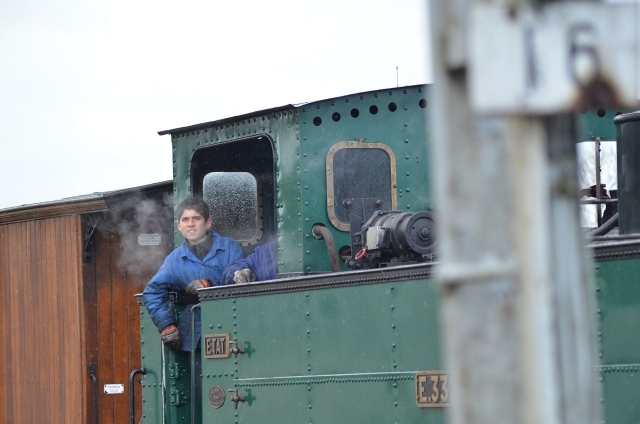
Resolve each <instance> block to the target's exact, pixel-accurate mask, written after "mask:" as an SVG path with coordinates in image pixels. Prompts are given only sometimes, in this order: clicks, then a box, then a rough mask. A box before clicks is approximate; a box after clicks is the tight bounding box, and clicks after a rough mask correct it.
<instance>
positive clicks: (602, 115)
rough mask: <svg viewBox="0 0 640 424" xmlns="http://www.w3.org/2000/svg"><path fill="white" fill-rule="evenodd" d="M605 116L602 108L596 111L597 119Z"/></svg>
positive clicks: (605, 112)
mask: <svg viewBox="0 0 640 424" xmlns="http://www.w3.org/2000/svg"><path fill="white" fill-rule="evenodd" d="M606 114H607V111H606V110H604V109H603V108H600V109H598V116H599V117H601V118H602V117H604V115H606Z"/></svg>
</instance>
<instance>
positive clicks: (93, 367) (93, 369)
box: [89, 362, 98, 424]
mask: <svg viewBox="0 0 640 424" xmlns="http://www.w3.org/2000/svg"><path fill="white" fill-rule="evenodd" d="M89 377H91V379H92V380H93V423H94V424H98V378H97V377H96V363H95V362H90V363H89Z"/></svg>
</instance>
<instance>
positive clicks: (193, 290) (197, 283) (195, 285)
mask: <svg viewBox="0 0 640 424" xmlns="http://www.w3.org/2000/svg"><path fill="white" fill-rule="evenodd" d="M212 285H213V284H211V281H209V280H193V281H192V282H190V283H189V285H188V286H187V293H189V294H193V295H197V294H198V289H201V288H204V287H211V286H212Z"/></svg>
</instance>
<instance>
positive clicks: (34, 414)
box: [0, 182, 173, 424]
mask: <svg viewBox="0 0 640 424" xmlns="http://www.w3.org/2000/svg"><path fill="white" fill-rule="evenodd" d="M114 193H115V194H112V195H110V196H107V197H105V199H106V200H103V199H98V200H97V199H95V198H93V197H92V198H91V199H88V200H79V201H75V202H61V204H60V205H53V206H52V205H49V204H47V205H45V206H42V205H36V206H35V207H33V208H30V207H21V208H15V209H12V210H5V211H0V217H2V220H0V337H2V343H0V382H1V383H2V384H0V424H22V423H52V424H57V423H65V424H66V423H78V424H80V423H82V424H86V423H93V422H94V419H95V418H97V420H98V422H99V423H101V424H104V423H110V424H111V423H122V424H127V423H128V422H129V388H128V381H129V374H130V373H131V371H133V370H134V369H138V368H140V367H141V358H140V354H141V352H140V309H139V307H138V305H137V302H136V299H135V298H134V294H136V293H140V292H142V290H143V288H144V285H145V284H146V283H147V281H149V279H150V278H151V277H152V276H153V274H154V273H155V272H156V270H157V269H158V268H159V267H160V265H162V261H163V260H164V258H165V256H166V255H167V254H168V253H169V252H170V251H171V249H172V247H173V209H172V207H171V204H172V199H171V183H170V182H168V183H161V184H154V185H150V186H147V187H143V188H137V189H128V190H123V191H120V192H114ZM94 197H95V196H94ZM107 202H109V207H108V209H107ZM54 213H55V214H58V215H56V216H53V214H54ZM87 213H88V214H87ZM156 233H159V234H161V238H162V244H161V245H154V246H146V245H140V244H139V243H138V236H139V235H140V234H156ZM89 234H92V235H91V236H89ZM90 363H94V364H96V368H97V372H96V377H97V401H98V412H97V417H96V415H95V411H94V409H95V408H94V388H93V381H92V379H91V377H90V375H89V364H90ZM136 380H137V381H139V377H138V378H137V379H136ZM111 383H116V384H123V385H124V389H125V390H124V393H122V394H105V393H104V385H105V384H111ZM134 387H135V399H136V405H135V409H136V411H135V420H136V422H139V420H140V418H141V401H142V399H141V387H140V384H136V385H135V386H134Z"/></svg>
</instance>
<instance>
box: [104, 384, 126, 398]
mask: <svg viewBox="0 0 640 424" xmlns="http://www.w3.org/2000/svg"><path fill="white" fill-rule="evenodd" d="M104 393H105V394H106V395H119V394H122V393H124V384H105V385H104Z"/></svg>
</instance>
